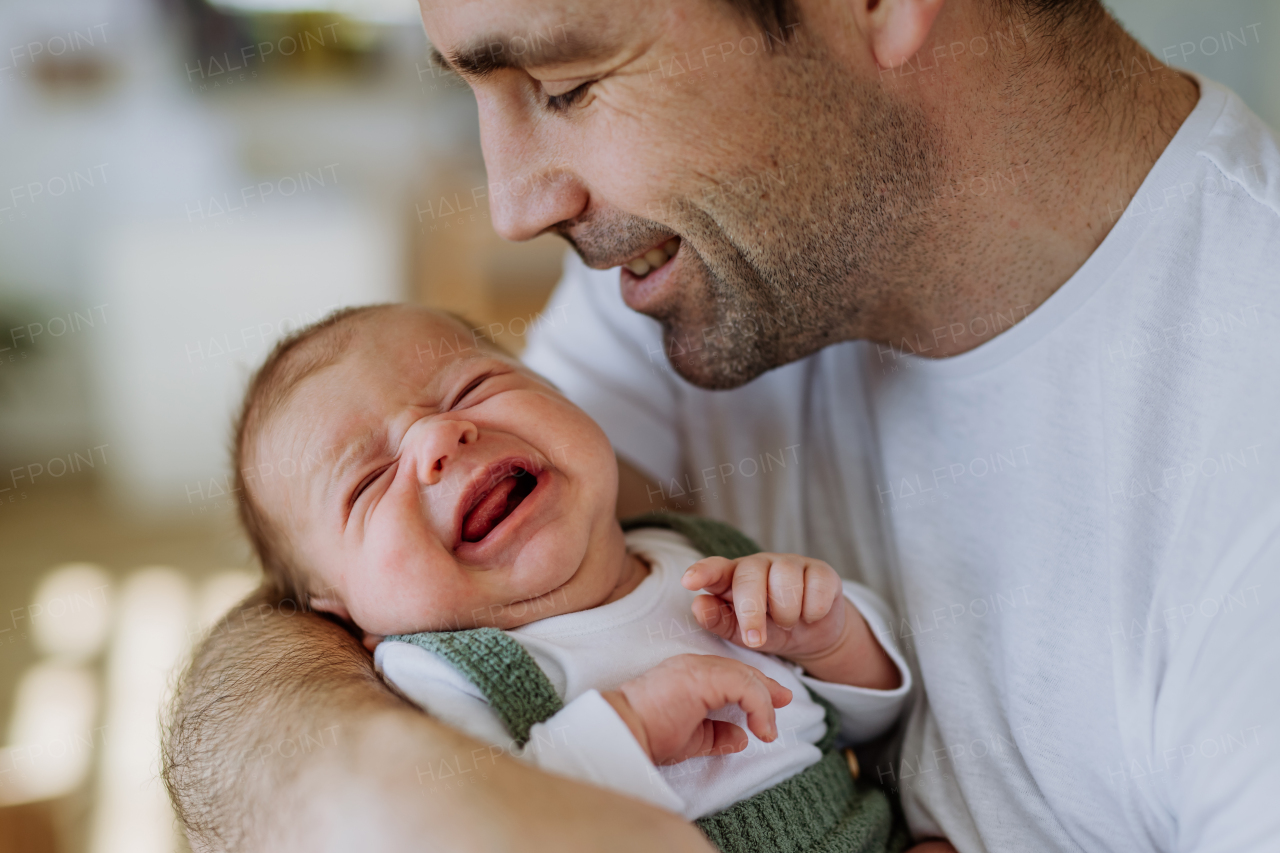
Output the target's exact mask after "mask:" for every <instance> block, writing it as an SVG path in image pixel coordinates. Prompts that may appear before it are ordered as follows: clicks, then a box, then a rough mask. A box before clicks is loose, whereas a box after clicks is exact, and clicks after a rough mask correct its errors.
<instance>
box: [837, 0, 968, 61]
mask: <svg viewBox="0 0 1280 853" xmlns="http://www.w3.org/2000/svg"><path fill="white" fill-rule="evenodd" d="M944 2H946V0H854V8H855V9H856V11H857V16H858V17H859V18H860V19H861V20H859V22H858V23H859V25H860V26H861V28H862V31H863V32H864V33H866V34H867V38H868V40H869V42H870V45H871V53H872V55H873V56H875V59H876V64H877V65H879V66H880V67H881V68H897V67H898V66H899V65H901V64H902V63H904V62H906V61H907V60H908V59H910V58H911V57H913V56H915V55H916V54H917V53H918V52H919V51H920V48H921V47H923V46H924V41H925V39H926V38H927V37H928V35H929V30H930V29H932V28H933V21H934V19H935V18H937V17H938V13H939V12H940V11H942V4H943V3H944Z"/></svg>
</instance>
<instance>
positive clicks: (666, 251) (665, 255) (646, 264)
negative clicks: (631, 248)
mask: <svg viewBox="0 0 1280 853" xmlns="http://www.w3.org/2000/svg"><path fill="white" fill-rule="evenodd" d="M678 251H680V238H679V237H672V238H671V239H670V240H668V241H667V242H665V243H663V244H662V245H661V246H654V247H653V248H652V249H649V250H648V251H647V252H645V253H644V254H643V255H640V256H639V257H636V258H632V259H631V260H629V261H627V262H626V263H625V264H623V266H624V267H626V268H627V269H628V270H630V271H631V273H632V275H635V276H637V277H639V278H644V277H645V276H647V275H648V274H649V273H651V272H653V271H654V270H656V269H658V268H660V267H661V266H663V265H664V264H665V263H666V262H667V261H669V260H671V259H672V258H673V257H675V254H676V252H678Z"/></svg>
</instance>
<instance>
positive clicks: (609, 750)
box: [374, 528, 911, 820]
mask: <svg viewBox="0 0 1280 853" xmlns="http://www.w3.org/2000/svg"><path fill="white" fill-rule="evenodd" d="M627 548H628V550H629V551H631V552H632V553H634V554H638V555H640V556H641V557H643V558H644V559H645V560H646V561H647V562H648V563H649V565H650V567H651V571H650V573H649V576H648V577H647V578H645V579H644V580H643V581H642V582H641V583H640V585H639V586H638V587H636V589H635V590H634V591H632V592H631V594H629V595H627V596H625V597H623V598H621V599H619V600H617V601H613V602H610V603H609V604H605V605H603V606H601V607H595V608H592V609H590V610H583V611H580V612H577V613H566V614H563V615H560V616H553V617H551V618H549V619H542V620H539V621H537V622H531V623H530V624H528V625H524V626H522V627H520V628H516V629H514V630H512V631H508V632H507V634H508V635H510V636H511V637H512V638H514V639H515V640H516V641H517V642H519V643H520V645H521V646H523V647H524V648H525V650H526V651H528V652H529V654H530V655H531V656H532V657H533V659H534V660H535V661H536V662H537V664H538V666H540V667H541V668H542V671H543V672H545V673H546V674H547V677H548V678H549V679H550V681H551V684H552V685H553V686H554V687H555V690H556V693H557V694H558V695H559V696H560V697H561V698H562V699H563V700H564V708H563V709H562V710H561V711H560V712H559V713H557V714H555V715H554V716H552V717H551V718H550V719H548V720H546V721H545V722H543V723H540V724H538V725H535V726H534V727H533V729H532V731H531V732H530V736H529V741H528V743H527V744H526V745H525V747H524V748H523V749H519V748H517V747H516V745H515V744H514V743H513V741H512V738H511V735H510V734H509V733H508V732H507V730H506V728H505V727H504V726H503V723H502V721H501V719H500V718H499V717H498V716H497V714H495V713H494V711H493V710H492V709H491V708H490V706H489V703H488V702H487V701H486V700H485V698H484V696H483V695H482V694H481V693H480V691H479V690H478V689H476V687H475V686H474V685H473V684H472V683H471V682H470V681H468V680H467V679H466V678H465V677H463V676H462V675H461V674H460V673H459V672H458V671H457V670H455V669H454V668H453V667H452V666H451V665H450V664H448V663H446V662H445V661H444V660H443V659H442V658H439V657H437V656H436V655H435V654H433V653H431V652H428V651H426V650H425V649H422V648H420V647H418V646H415V645H412V644H410V643H405V642H384V643H382V644H381V645H379V646H378V648H377V651H376V652H375V654H374V661H375V663H376V664H377V667H378V670H379V672H381V673H382V674H383V676H384V677H385V678H386V679H387V680H388V681H390V682H391V683H392V684H394V685H395V686H396V687H397V688H398V689H399V690H400V691H401V692H403V693H404V694H405V695H406V696H408V697H409V698H410V699H411V700H413V701H414V702H415V703H417V704H418V705H420V706H421V707H422V708H423V709H424V710H425V711H427V712H428V713H430V714H431V715H432V716H434V717H436V718H437V719H439V720H441V721H442V722H445V723H447V724H449V725H451V726H453V727H455V728H458V729H460V730H462V731H464V732H467V733H468V734H470V735H472V736H473V737H475V738H478V739H479V740H482V741H485V742H486V743H489V744H492V746H491V747H489V748H487V749H484V748H482V749H477V750H474V751H473V752H471V753H470V754H465V755H458V756H453V757H451V758H449V759H442V760H440V761H439V762H437V763H436V765H435V766H432V767H419V768H418V774H419V780H420V782H422V784H423V785H428V786H438V785H439V786H444V785H457V784H469V783H473V782H475V781H477V780H479V779H482V778H483V777H484V776H485V775H487V771H488V770H489V769H491V768H492V763H493V760H494V757H495V756H497V755H500V754H501V753H502V752H504V751H507V752H511V753H512V754H514V755H516V756H517V757H519V758H522V759H524V760H526V761H528V762H530V763H532V764H535V765H537V766H538V767H541V768H542V769H544V770H547V771H549V772H553V773H559V774H561V775H564V776H568V777H571V778H575V779H580V780H582V781H586V782H590V783H592V784H595V785H599V786H601V787H606V788H611V789H613V790H616V791H619V792H621V793H624V794H627V795H629V796H633V797H637V798H640V799H643V800H646V801H648V802H651V803H654V804H655V805H658V806H661V807H663V808H666V809H669V810H670V811H674V812H678V813H680V814H682V815H684V816H685V817H686V818H687V819H689V820H696V819H697V818H700V817H704V816H706V815H710V814H714V813H715V812H718V811H721V810H722V809H725V808H727V807H728V806H730V805H732V804H733V803H736V802H738V801H739V800H744V799H746V798H748V797H751V796H753V795H755V794H756V793H758V792H760V791H763V790H765V789H767V788H771V787H773V786H774V785H776V784H778V783H779V782H781V781H783V780H784V779H787V778H789V777H791V776H793V775H795V774H796V773H799V772H800V771H802V770H804V769H805V768H807V767H809V766H810V765H812V764H815V763H817V761H818V759H819V758H820V757H821V753H820V752H819V750H818V748H817V747H816V746H815V745H814V744H815V743H816V742H817V741H818V740H820V739H821V738H822V735H823V734H824V733H825V731H826V726H825V724H824V711H823V709H822V706H820V705H819V704H817V703H816V702H814V701H813V699H812V698H811V697H810V696H809V694H808V692H807V691H806V690H805V687H806V686H808V687H810V688H812V689H813V690H814V692H816V693H818V694H819V695H821V696H822V697H823V698H824V699H826V700H827V701H829V702H831V703H832V704H833V705H834V706H835V707H836V708H837V709H838V710H839V711H840V715H841V723H842V725H841V740H842V741H843V742H848V743H860V742H863V741H866V740H870V739H872V738H874V737H876V736H878V735H880V734H882V733H883V732H885V731H886V730H887V729H888V728H889V727H890V726H891V725H892V724H893V723H894V721H895V720H896V719H897V718H898V716H899V714H901V713H902V711H903V708H904V705H905V703H906V700H907V696H908V695H909V694H910V692H911V673H910V670H909V669H908V667H907V666H906V663H905V661H904V660H903V658H902V656H901V653H900V652H899V650H898V648H897V646H896V645H895V644H894V643H893V639H892V638H893V631H892V630H890V629H889V627H888V625H889V624H890V620H889V618H888V616H889V614H888V611H887V609H886V608H885V606H884V604H883V603H882V602H881V601H880V599H879V598H877V597H876V596H875V594H874V593H872V592H871V591H870V590H868V589H866V588H865V587H862V586H859V585H858V584H855V583H852V582H850V581H845V583H844V592H845V595H846V597H848V599H849V600H850V601H851V602H852V603H853V605H854V606H855V607H857V608H858V610H859V611H860V612H861V613H862V615H863V617H864V618H865V619H866V620H867V623H868V624H869V625H870V626H871V629H872V631H873V632H874V633H875V635H876V637H877V638H879V640H880V642H881V644H882V645H883V646H884V649H885V651H886V652H887V653H888V654H889V657H890V658H891V659H892V660H893V662H894V664H895V665H896V666H897V667H898V671H899V673H900V674H901V676H902V685H901V686H900V687H898V688H897V689H895V690H868V689H865V688H859V687H849V686H847V685H843V684H830V683H827V682H824V681H818V680H816V679H813V678H810V677H808V676H806V675H804V674H803V673H802V670H801V669H800V667H798V666H796V665H794V664H791V663H789V662H787V661H784V660H781V659H779V658H776V657H773V656H771V655H765V654H761V653H759V652H753V651H749V650H747V649H743V648H740V647H738V646H734V645H732V644H730V643H727V642H725V641H724V640H722V639H720V638H719V637H717V636H716V635H715V634H712V633H710V632H709V631H705V630H703V629H702V628H701V627H699V626H698V623H697V622H696V621H695V620H694V618H693V613H692V610H691V609H690V608H691V605H692V602H693V599H694V598H695V597H696V596H697V595H698V593H695V592H690V591H689V590H686V589H685V588H684V587H682V586H681V585H680V578H681V577H682V576H683V574H684V571H685V569H687V568H688V567H689V566H690V565H692V564H693V563H694V562H696V561H697V560H699V559H701V558H702V554H700V553H699V552H698V551H696V550H694V549H693V548H692V547H691V546H690V544H689V541H688V540H687V539H685V538H684V537H683V536H681V535H680V534H678V533H675V532H674V531H670V530H662V529H657V528H645V529H641V530H633V531H632V532H630V533H628V534H627ZM686 653H692V654H703V655H708V654H709V655H722V656H724V657H731V658H736V659H737V660H740V661H742V662H744V663H747V664H750V665H751V666H754V667H756V668H757V669H759V670H760V671H761V672H763V673H764V674H765V675H768V676H769V677H770V678H773V679H774V680H776V681H778V682H779V683H780V684H782V685H783V686H784V687H787V688H789V689H790V690H791V692H792V696H793V698H792V700H791V703H790V704H788V705H787V706H785V707H783V708H779V709H778V710H777V724H778V739H777V740H775V741H774V742H773V743H768V744H766V743H764V742H763V741H761V740H759V739H757V738H756V737H755V735H753V734H751V733H750V732H748V733H747V734H748V738H749V742H748V745H747V748H746V749H745V750H744V751H742V752H739V753H736V754H734V755H721V756H710V757H704V758H692V759H689V760H688V761H683V762H681V763H679V764H674V765H669V766H665V767H655V766H654V765H653V764H652V763H651V762H650V761H649V759H648V757H647V756H646V755H645V754H644V752H643V750H641V748H640V745H639V743H637V742H636V740H635V738H634V737H633V736H632V735H631V731H630V729H628V728H627V725H626V723H624V722H623V721H622V719H621V718H620V717H619V716H618V715H617V713H616V712H615V711H614V710H613V707H612V706H611V705H609V703H608V702H607V701H605V699H604V698H603V697H602V696H601V695H600V691H602V690H613V689H616V688H617V687H619V686H620V685H621V684H622V683H623V682H625V681H628V680H630V679H632V678H635V677H636V676H638V675H640V674H641V673H643V672H645V671H646V670H649V669H651V668H652V667H653V666H655V665H657V664H658V663H660V662H661V661H663V660H665V659H667V658H669V657H673V656H675V655H679V654H686ZM711 716H712V717H713V718H714V719H722V720H728V721H730V722H733V723H735V724H737V725H739V726H742V727H743V729H744V730H745V729H746V715H745V714H743V713H742V710H741V709H740V708H738V707H737V706H733V707H731V708H725V709H722V710H721V711H718V712H715V713H713V714H712V715H711Z"/></svg>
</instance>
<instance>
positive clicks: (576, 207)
mask: <svg viewBox="0 0 1280 853" xmlns="http://www.w3.org/2000/svg"><path fill="white" fill-rule="evenodd" d="M513 115H519V113H517V112H516V111H515V110H514V109H507V110H505V111H504V110H503V108H502V105H501V104H497V103H489V104H482V105H481V107H480V142H481V146H482V148H483V149H484V165H485V169H486V170H487V172H488V174H489V218H490V220H491V221H492V222H493V229H494V230H495V231H497V232H498V234H499V235H501V236H502V237H505V238H506V239H508V240H517V241H519V240H530V239H533V238H534V237H537V236H538V235H539V234H541V233H542V232H544V231H546V230H547V229H548V228H550V227H551V226H553V225H555V224H556V223H557V222H564V221H566V220H573V219H576V218H578V217H579V216H581V215H582V213H583V211H585V210H586V207H587V203H588V201H589V200H590V195H589V193H588V192H587V189H586V187H585V186H584V185H583V184H582V182H581V180H580V179H579V178H578V177H577V176H576V175H575V174H574V172H573V170H572V168H571V164H570V163H569V161H568V160H567V159H566V158H565V157H564V156H563V154H556V153H555V152H557V151H563V150H565V146H558V145H555V146H553V145H551V144H550V143H551V142H552V140H550V139H548V138H547V136H548V135H549V134H548V133H547V132H544V131H542V130H540V129H539V125H540V123H539V122H538V121H536V120H529V121H518V120H516V119H515V118H513Z"/></svg>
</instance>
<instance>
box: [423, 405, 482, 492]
mask: <svg viewBox="0 0 1280 853" xmlns="http://www.w3.org/2000/svg"><path fill="white" fill-rule="evenodd" d="M424 427H425V433H426V434H425V435H424V436H423V446H422V454H421V456H420V457H419V460H418V482H420V483H423V484H425V485H428V486H434V485H435V484H436V483H439V482H440V481H441V480H442V479H444V475H445V471H446V470H447V469H448V466H449V465H450V464H452V462H453V461H454V460H456V459H457V458H458V453H459V451H460V449H461V448H462V447H463V446H464V445H467V444H474V443H475V442H476V441H477V440H479V438H480V430H479V429H477V428H476V425H475V424H473V423H471V422H470V421H463V420H454V419H449V420H437V421H436V422H434V423H430V424H424Z"/></svg>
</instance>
